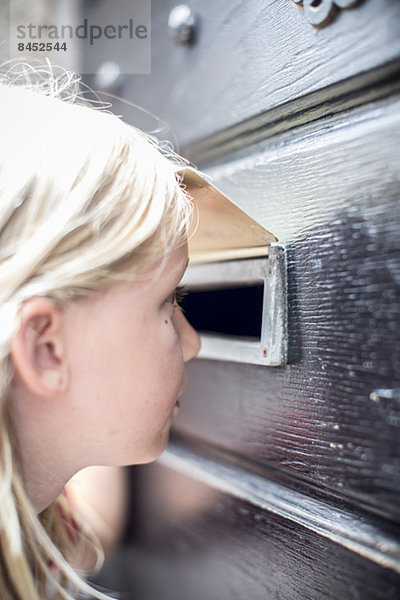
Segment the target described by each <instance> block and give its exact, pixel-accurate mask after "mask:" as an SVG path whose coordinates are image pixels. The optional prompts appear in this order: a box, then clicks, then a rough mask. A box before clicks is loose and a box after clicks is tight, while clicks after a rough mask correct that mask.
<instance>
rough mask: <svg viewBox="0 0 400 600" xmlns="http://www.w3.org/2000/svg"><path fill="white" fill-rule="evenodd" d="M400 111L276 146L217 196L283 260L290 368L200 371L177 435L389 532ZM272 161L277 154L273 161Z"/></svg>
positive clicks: (228, 180) (395, 493)
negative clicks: (323, 491) (299, 480)
mask: <svg viewBox="0 0 400 600" xmlns="http://www.w3.org/2000/svg"><path fill="white" fill-rule="evenodd" d="M399 115H400V111H399V104H398V103H397V102H394V103H393V104H392V105H388V104H386V105H385V106H382V105H380V104H379V105H378V106H376V107H375V109H373V108H371V107H369V109H368V111H367V110H365V111H359V112H358V113H357V114H355V115H354V119H352V118H351V116H350V115H348V116H347V117H346V119H344V120H342V119H334V120H333V121H331V122H329V121H326V122H325V123H324V124H323V126H321V130H320V131H319V132H318V131H315V130H314V132H313V133H312V134H310V132H309V131H308V130H305V131H304V132H303V134H304V135H302V132H301V131H298V132H297V136H296V138H295V139H294V138H291V136H289V138H288V139H286V140H283V139H281V140H274V142H270V143H269V144H267V146H266V147H265V148H264V150H263V151H259V152H256V153H254V154H252V153H249V155H248V157H246V158H243V159H238V160H237V161H233V162H232V163H227V164H226V165H223V166H220V167H218V168H217V167H216V168H215V169H214V170H213V171H212V173H213V175H214V178H215V179H214V181H215V183H216V184H217V185H218V186H219V187H220V188H221V189H222V191H224V192H225V193H226V194H227V195H228V196H230V197H231V198H232V199H233V200H235V201H236V202H237V203H238V204H239V205H240V206H241V207H242V208H247V210H248V211H249V212H250V214H251V216H252V217H253V218H255V219H258V220H259V221H260V222H261V223H262V224H263V225H264V226H265V227H267V228H269V229H270V230H271V231H272V233H274V234H276V235H277V237H278V239H280V241H283V242H284V243H285V244H286V246H287V252H288V301H289V365H288V366H287V367H286V368H283V369H281V368H278V369H271V368H270V369H268V368H264V367H257V366H246V365H242V366H240V365H234V364H229V363H222V362H218V361H214V362H212V361H201V360H197V361H194V362H193V363H191V364H190V365H189V366H188V373H189V391H188V392H187V393H186V395H185V397H184V399H183V403H182V404H183V408H182V411H181V414H180V415H179V417H178V420H177V422H176V429H177V430H178V431H180V432H182V433H184V434H185V435H190V436H193V437H194V438H201V439H204V440H206V441H208V442H211V443H213V444H216V445H219V446H220V447H223V448H225V449H230V450H231V451H232V452H234V453H235V454H242V455H243V456H246V457H248V458H250V459H251V460H254V461H257V462H261V463H265V464H268V465H270V466H274V467H277V468H280V469H283V470H288V471H290V472H292V473H294V474H296V475H298V476H301V477H304V478H306V479H307V480H310V481H313V482H315V483H316V484H318V485H320V486H327V487H328V488H331V489H334V490H336V491H338V492H342V493H343V494H348V495H351V496H352V497H354V498H359V499H360V501H363V502H365V503H369V504H371V505H372V506H374V507H375V510H377V511H387V512H388V514H391V515H393V517H394V518H397V519H398V518H399V517H400V513H399V504H398V498H399V490H400V445H399V443H398V441H399V435H400V401H399V395H398V394H397V392H386V397H385V393H383V395H382V394H381V395H379V393H377V392H376V390H397V389H398V388H400V343H399V342H400V340H399V327H398V324H399V322H400V287H399V286H400V237H399V234H398V232H399V228H400V210H399V196H400V182H399V178H400V148H399V143H398V140H399V139H400V138H399V133H400V118H399ZM277 148H279V151H278V150H277Z"/></svg>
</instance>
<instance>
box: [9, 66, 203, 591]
mask: <svg viewBox="0 0 400 600" xmlns="http://www.w3.org/2000/svg"><path fill="white" fill-rule="evenodd" d="M28 71H29V72H30V73H31V71H32V70H31V69H28ZM26 73H27V71H25V72H24V73H23V75H20V76H19V77H17V78H16V77H15V75H14V76H13V78H12V79H10V77H9V76H2V78H1V80H0V107H1V111H0V132H1V137H0V282H1V284H0V369H1V375H0V589H1V597H2V598H3V600H11V599H12V600H15V599H18V600H38V599H44V598H52V599H53V598H68V599H70V598H77V597H80V596H81V595H83V594H86V596H85V597H88V596H89V597H91V598H104V597H105V596H104V595H102V594H101V593H100V592H99V591H96V590H94V589H92V588H91V587H89V585H88V584H87V583H85V581H84V580H83V579H82V578H81V577H80V576H79V575H78V573H77V572H76V571H75V570H74V569H73V568H72V566H71V565H72V564H73V565H74V566H75V567H78V568H81V567H85V568H86V567H90V566H93V560H92V558H91V554H90V551H91V550H92V556H93V547H95V546H94V545H95V539H94V536H93V535H91V534H90V533H89V532H87V531H86V529H85V527H84V526H83V525H82V523H80V522H79V518H78V516H77V515H76V514H74V511H73V509H74V502H73V499H72V503H71V492H70V491H69V492H68V491H65V485H66V483H67V482H68V480H70V478H71V477H72V476H73V475H74V474H75V473H77V472H78V471H80V470H81V469H83V468H84V467H87V466H89V465H106V466H113V467H116V466H122V465H128V464H134V463H145V462H148V461H152V460H154V459H155V458H157V457H158V456H159V455H160V453H161V452H162V451H163V450H164V448H165V446H166V444H167V440H168V433H169V429H170V425H171V421H172V419H173V416H174V415H175V413H176V412H177V410H178V409H179V402H178V398H179V396H180V395H181V394H182V393H183V391H184V389H185V375H184V368H183V363H184V362H185V361H187V360H189V359H190V358H192V357H194V356H195V355H196V354H197V352H198V349H199V338H198V336H197V334H196V333H195V331H194V330H193V329H192V328H191V327H190V325H189V324H188V322H187V321H186V320H185V317H184V316H183V314H182V312H181V311H180V310H179V307H178V306H177V302H176V288H177V285H178V283H179V280H180V279H181V277H182V275H183V273H184V271H185V268H186V265H187V245H186V230H187V225H188V219H189V215H190V208H191V201H190V198H189V197H188V195H187V193H186V192H185V191H184V190H183V189H182V187H181V186H180V184H179V181H178V180H177V176H176V171H177V169H179V168H181V167H182V166H183V165H182V162H181V161H180V160H179V159H178V157H176V156H171V153H169V154H168V155H166V153H165V152H162V151H161V150H160V148H159V147H157V144H156V143H155V141H154V140H153V139H152V138H150V137H148V136H146V135H145V134H143V133H142V132H140V131H138V130H137V129H135V128H133V127H131V126H128V125H126V124H124V123H123V122H122V121H121V120H120V119H118V118H117V117H115V116H113V115H111V114H108V113H106V112H105V111H100V110H93V108H92V107H89V106H88V105H87V104H86V105H85V103H84V102H83V101H82V99H81V98H80V97H79V94H76V81H75V82H74V80H73V78H71V77H70V76H68V75H64V77H63V78H61V79H60V78H58V79H57V78H54V77H52V75H51V73H50V74H49V73H47V74H46V75H45V76H44V75H43V70H39V71H37V72H36V74H35V81H32V79H33V78H32V76H31V75H30V76H29V77H27V74H26ZM15 80H16V81H15ZM71 90H72V91H71ZM63 490H64V491H63ZM87 514H90V513H89V512H88V513H87Z"/></svg>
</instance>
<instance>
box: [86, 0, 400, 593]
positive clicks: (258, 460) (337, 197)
mask: <svg viewBox="0 0 400 600" xmlns="http://www.w3.org/2000/svg"><path fill="white" fill-rule="evenodd" d="M175 4H176V3H174V2H171V1H170V0H162V1H161V0H153V2H152V40H153V41H152V51H153V56H152V61H153V62H152V74H151V75H143V76H132V77H129V78H126V79H125V81H124V82H123V84H122V88H121V91H120V93H121V95H124V96H125V97H127V98H128V99H129V100H132V101H134V102H136V103H138V104H141V105H143V106H145V107H146V108H147V109H149V110H150V111H152V112H153V113H155V114H156V115H157V116H158V117H159V119H162V121H163V122H165V123H166V124H167V125H168V128H167V129H165V130H164V133H165V134H168V132H170V131H171V130H172V131H173V132H174V136H176V138H177V139H178V141H179V147H180V150H181V152H183V153H184V154H185V155H186V156H188V157H189V158H190V159H191V160H192V161H193V162H194V163H195V164H197V165H198V166H199V167H200V168H203V169H204V170H205V171H206V172H207V173H208V174H209V175H210V176H211V177H212V178H213V181H214V183H215V185H216V186H217V187H219V189H221V190H222V191H223V192H224V193H225V194H226V195H228V196H229V197H230V198H231V199H232V200H233V201H234V202H235V203H236V204H237V205H238V206H239V207H241V208H242V209H243V210H244V211H246V212H247V213H248V214H249V215H251V216H252V217H253V218H254V219H255V220H257V221H258V222H259V223H260V224H262V225H263V226H264V227H265V228H266V229H268V230H269V231H271V232H272V233H273V234H274V235H275V236H276V237H277V238H278V240H279V243H280V244H281V245H282V246H283V247H284V248H285V250H286V253H287V286H288V287H287V303H288V360H287V364H286V365H285V366H281V367H265V366H259V365H252V364H241V363H240V362H228V361H226V360H223V358H222V359H221V360H208V359H197V360H195V361H193V362H192V363H191V364H190V365H189V366H188V369H187V371H188V380H189V388H188V391H187V393H186V394H185V396H184V398H183V401H182V409H181V412H180V415H179V417H178V419H177V420H176V423H175V426H174V430H173V435H172V438H171V443H170V446H169V448H168V450H167V452H166V453H165V454H164V455H163V457H162V458H161V459H160V461H159V462H158V464H156V465H151V466H146V467H140V468H138V469H136V470H135V471H134V495H135V501H134V507H133V508H132V510H133V511H134V513H135V523H136V529H135V533H134V535H133V534H132V536H131V538H130V540H129V543H127V545H126V547H125V549H124V551H123V552H122V553H121V554H120V556H119V557H118V561H117V562H116V563H115V564H114V565H113V566H112V568H111V567H110V574H109V575H108V578H107V573H105V575H104V579H103V582H105V584H106V585H114V584H115V583H116V585H117V587H118V588H119V589H125V590H126V591H128V592H129V594H130V596H129V597H132V598H141V600H147V599H148V600H155V599H157V600H163V599H165V600H167V599H168V600H169V599H171V600H172V599H174V600H183V599H187V598H191V599H192V600H197V599H198V600H204V599H210V600H225V599H226V600H231V599H233V598H238V599H239V598H240V599H241V598H248V599H249V600H258V599H266V600H270V599H271V600H278V599H280V600H295V599H296V600H300V599H307V600H314V599H315V600H320V599H324V600H325V599H332V600H343V599H346V600H347V599H360V600H367V599H383V598H385V599H391V600H394V599H397V598H400V525H399V517H400V509H399V491H400V436H399V434H400V345H399V322H400V294H399V286H400V237H399V230H400V209H399V200H400V198H399V196H400V97H399V88H400V86H399V81H400V80H399V74H400V36H399V31H400V4H399V3H398V2H393V1H390V0H365V1H364V2H358V3H353V2H344V1H341V2H340V1H336V2H332V1H328V0H320V1H319V2H307V1H306V0H304V2H303V3H301V2H292V1H289V0H287V1H286V0H285V1H273V0H266V1H262V2H261V1H259V0H248V1H246V2H244V1H243V0H242V1H238V0H235V1H230V2H228V1H224V0H221V1H220V2H211V1H208V0H203V1H200V0H189V1H188V5H189V7H190V8H191V9H192V10H193V11H194V12H196V13H197V15H198V26H197V30H196V35H195V37H194V39H193V42H192V44H186V45H185V44H183V45H176V44H174V43H173V42H172V40H171V39H170V38H169V36H168V26H167V22H168V15H169V13H170V10H171V9H172V8H173V7H174V6H175ZM102 5H104V2H101V1H98V2H96V3H92V10H93V11H96V10H100V9H101V7H102ZM345 5H347V8H343V7H345ZM350 5H351V6H350ZM121 6H123V7H124V8H121V11H122V13H121V16H123V14H125V16H126V15H127V14H128V12H127V11H128V8H129V3H121ZM123 11H125V13H124V12H123ZM323 11H325V13H324V12H323ZM324 14H325V16H326V18H322V17H323V15H324ZM321 15H322V16H321ZM318 20H320V21H321V20H322V22H320V23H316V24H313V23H312V21H314V22H316V21H318ZM316 25H318V26H316ZM101 60H102V57H101V56H100V57H99V61H101ZM115 109H116V111H117V112H119V113H120V114H122V115H124V116H125V117H126V118H127V119H128V120H131V121H135V122H136V123H137V124H138V125H140V126H144V127H145V128H146V129H152V128H153V127H152V125H149V122H148V119H149V117H148V115H147V116H144V115H141V113H140V112H138V111H136V110H133V109H131V108H129V107H126V106H124V105H122V104H121V105H118V104H117V105H116V106H115ZM153 125H154V123H153ZM169 135H170V133H169ZM174 136H171V137H174Z"/></svg>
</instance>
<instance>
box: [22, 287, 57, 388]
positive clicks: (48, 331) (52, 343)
mask: <svg viewBox="0 0 400 600" xmlns="http://www.w3.org/2000/svg"><path fill="white" fill-rule="evenodd" d="M20 316H21V323H20V327H19V330H18V332H17V334H16V335H15V337H14V339H13V342H12V344H11V361H12V364H13V366H14V369H15V372H16V375H17V376H18V378H19V379H20V380H21V382H22V383H23V384H24V385H25V387H26V388H27V389H28V390H29V391H30V392H32V393H34V394H36V395H41V396H46V397H51V396H59V395H62V394H64V393H65V392H66V391H67V389H68V365H67V360H66V352H65V339H64V334H63V313H62V310H61V309H60V308H58V307H57V306H56V305H55V304H54V303H53V302H52V301H51V300H49V299H48V298H40V297H35V298H31V299H30V300H27V301H26V302H25V303H24V304H23V306H22V309H21V315H20Z"/></svg>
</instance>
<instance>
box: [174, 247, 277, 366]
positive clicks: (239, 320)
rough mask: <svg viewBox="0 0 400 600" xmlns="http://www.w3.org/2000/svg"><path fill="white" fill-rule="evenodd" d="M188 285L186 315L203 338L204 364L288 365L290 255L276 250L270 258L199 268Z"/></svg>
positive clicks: (186, 279)
mask: <svg viewBox="0 0 400 600" xmlns="http://www.w3.org/2000/svg"><path fill="white" fill-rule="evenodd" d="M183 284H184V285H185V286H187V291H188V293H187V296H186V298H185V300H184V302H183V310H184V311H185V313H186V316H187V317H188V319H189V321H190V322H191V323H192V324H193V326H194V327H196V329H198V331H199V332H200V335H201V340H202V346H201V350H200V354H199V358H208V359H215V360H226V361H235V362H242V363H253V364H259V365H267V366H280V365H284V364H286V356H287V327H286V323H287V308H286V260H285V251H284V249H283V248H282V247H280V246H278V245H274V246H270V248H269V252H268V257H265V258H254V259H242V260H228V261H221V262H211V263H204V264H195V265H192V266H190V267H189V269H188V271H187V273H186V275H185V277H184V279H183Z"/></svg>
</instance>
